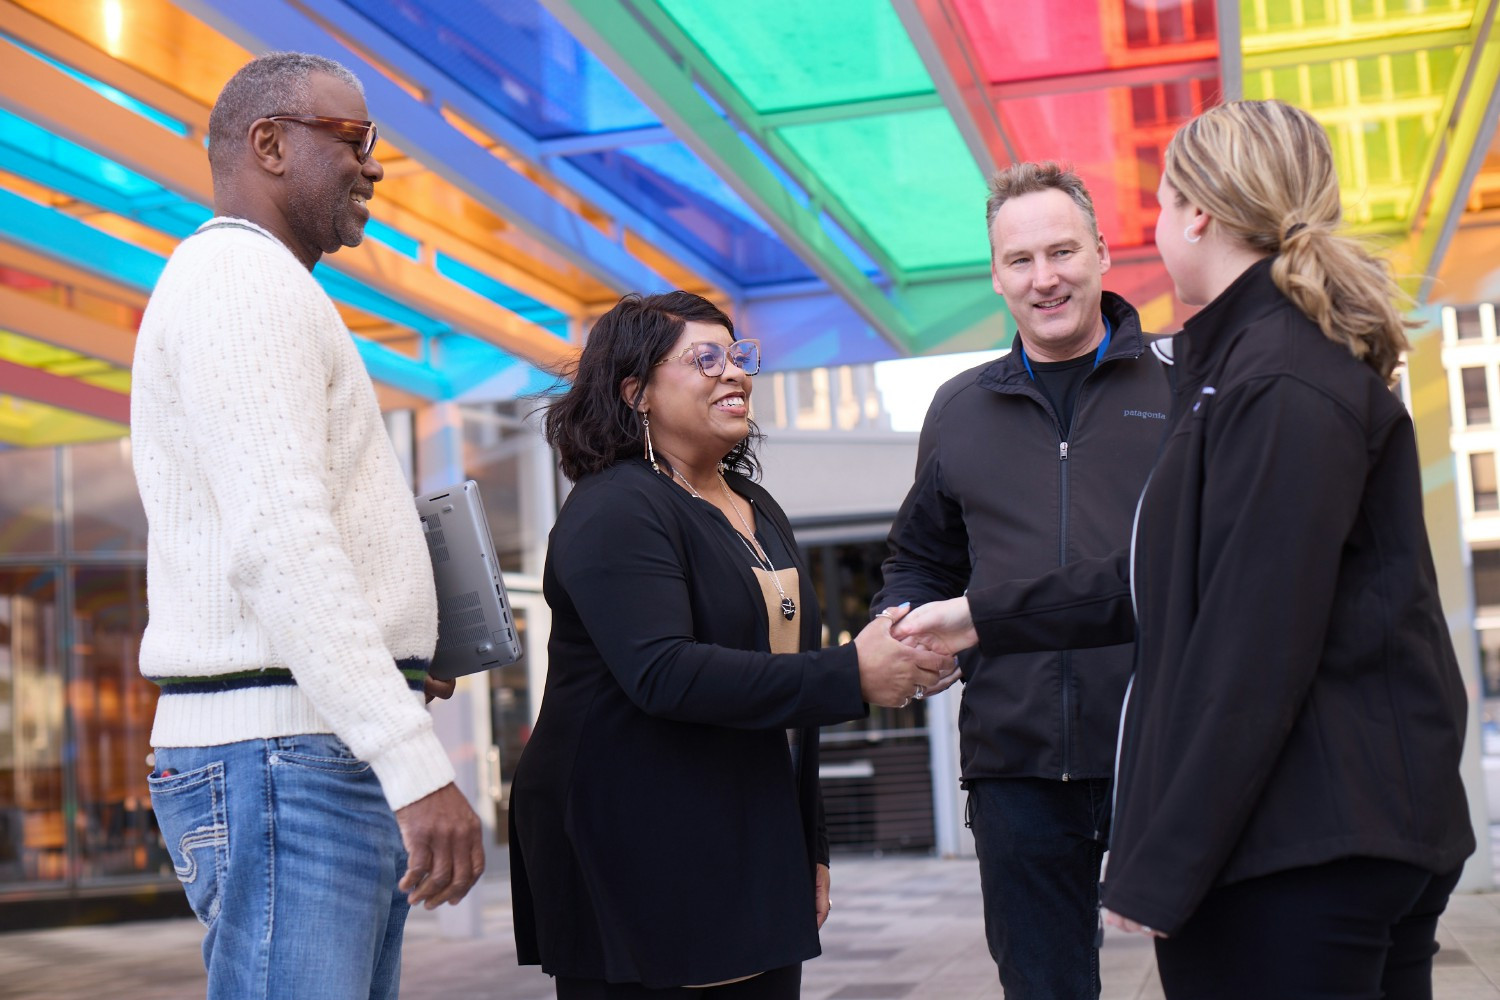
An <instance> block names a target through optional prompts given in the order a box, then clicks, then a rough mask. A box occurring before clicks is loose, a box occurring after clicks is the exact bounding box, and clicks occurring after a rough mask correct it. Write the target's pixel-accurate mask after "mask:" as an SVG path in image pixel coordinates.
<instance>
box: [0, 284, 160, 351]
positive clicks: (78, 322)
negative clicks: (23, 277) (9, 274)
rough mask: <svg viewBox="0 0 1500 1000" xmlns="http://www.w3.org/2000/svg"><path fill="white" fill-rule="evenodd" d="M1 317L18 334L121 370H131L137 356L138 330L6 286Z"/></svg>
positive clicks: (1, 298)
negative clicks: (106, 321) (115, 366)
mask: <svg viewBox="0 0 1500 1000" xmlns="http://www.w3.org/2000/svg"><path fill="white" fill-rule="evenodd" d="M0 317H4V320H3V322H4V324H5V329H7V330H10V331H12V332H14V333H19V334H23V335H24V336H27V337H31V338H33V339H35V340H41V341H45V342H46V343H49V344H54V345H56V346H57V347H63V348H66V349H67V350H70V351H76V352H78V353H79V354H83V355H87V356H88V357H91V358H98V359H99V360H100V361H108V362H109V363H110V364H112V365H118V366H119V367H121V368H129V367H130V363H131V361H132V359H133V356H134V354H135V331H134V330H129V329H126V328H125V327H122V326H115V325H114V324H113V323H105V322H102V321H100V320H97V319H94V318H93V317H91V316H87V315H85V314H83V313H81V312H78V311H77V310H74V309H67V308H65V307H63V306H59V305H54V304H52V303H51V302H48V301H46V300H45V299H41V298H37V297H36V296H34V295H26V294H24V293H22V292H18V291H15V290H14V289H11V288H6V287H4V286H0Z"/></svg>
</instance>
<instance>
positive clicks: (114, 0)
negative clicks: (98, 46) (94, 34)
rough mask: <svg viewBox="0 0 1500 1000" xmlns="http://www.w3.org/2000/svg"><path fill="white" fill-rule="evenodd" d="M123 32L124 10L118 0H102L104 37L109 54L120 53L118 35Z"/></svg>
mask: <svg viewBox="0 0 1500 1000" xmlns="http://www.w3.org/2000/svg"><path fill="white" fill-rule="evenodd" d="M124 33H125V11H124V9H123V8H122V7H121V6H120V0H104V38H105V44H106V45H108V46H109V54H110V55H112V56H117V55H119V54H120V37H121V36H122V35H123V34H124Z"/></svg>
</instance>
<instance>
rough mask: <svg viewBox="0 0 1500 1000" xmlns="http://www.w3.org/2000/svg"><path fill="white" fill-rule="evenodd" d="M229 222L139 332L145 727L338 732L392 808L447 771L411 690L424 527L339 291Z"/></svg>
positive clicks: (208, 234)
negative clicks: (148, 691)
mask: <svg viewBox="0 0 1500 1000" xmlns="http://www.w3.org/2000/svg"><path fill="white" fill-rule="evenodd" d="M228 221H231V220H225V219H215V220H212V221H211V222H210V223H208V224H207V225H210V226H212V225H214V223H219V224H220V225H219V226H218V227H216V228H212V229H209V230H208V231H205V232H201V233H200V234H198V235H195V236H193V237H191V238H189V239H187V240H185V241H184V242H183V243H182V244H181V245H180V246H179V247H178V248H177V250H176V252H175V253H173V254H172V259H171V260H170V261H169V262H168V263H167V267H166V269H165V271H164V272H163V273H162V276H161V280H160V281H159V282H158V283H157V286H156V289H155V291H154V292H153V293H152V295H151V301H150V303H149V304H148V305H147V307H146V312H145V316H144V318H143V319H142V321H141V328H140V334H139V337H138V339H137V341H136V350H135V365H134V369H133V384H132V390H131V404H130V406H131V412H130V426H131V436H132V447H133V454H134V463H135V474H136V480H137V484H138V485H139V488H140V492H141V498H142V500H143V501H144V503H145V508H146V515H147V518H148V520H149V527H150V531H149V535H148V541H147V564H146V568H147V599H148V602H149V607H150V621H149V623H148V625H147V627H146V633H145V637H144V639H143V641H142V646H141V654H140V663H141V672H142V673H143V674H145V675H146V676H147V677H148V678H150V679H151V680H153V681H155V682H156V683H157V684H159V685H160V686H161V688H162V697H161V699H160V701H159V703H158V706H157V711H156V721H155V726H154V728H153V730H152V734H151V740H152V743H153V744H154V745H156V746H214V745H219V744H224V743H232V742H237V741H240V740H246V739H268V738H272V737H277V736H292V735H299V734H304V733H329V732H331V733H334V734H336V735H337V736H339V737H340V738H341V739H343V740H344V742H345V743H347V744H348V746H349V748H350V749H351V750H352V751H353V752H354V754H355V755H356V756H358V757H360V758H361V759H363V760H366V761H368V762H369V763H370V765H371V766H372V767H373V768H374V770H375V773H376V775H377V776H378V777H379V779H380V783H381V787H382V788H383V789H384V791H385V796H386V799H387V801H388V802H389V803H390V805H391V807H392V808H393V809H399V808H400V807H402V806H404V805H406V804H408V803H410V802H414V801H416V800H417V799H419V798H421V797H423V796H425V795H427V794H429V793H431V792H433V791H436V790H437V789H438V788H441V787H442V786H443V785H446V784H448V783H449V782H451V781H452V780H453V767H452V765H451V764H450V763H449V760H448V756H447V754H446V753H445V751H444V750H443V748H442V746H441V745H440V744H439V742H438V740H437V737H436V735H435V734H434V732H433V728H432V719H431V717H430V716H429V715H428V713H427V710H426V708H425V707H424V705H423V702H422V696H421V694H420V693H414V692H413V690H412V688H413V687H414V686H416V687H420V683H421V678H422V677H423V676H424V675H425V661H427V660H429V659H430V658H431V656H432V651H433V647H434V645H435V643H436V639H437V602H436V597H435V595H434V592H433V584H432V569H431V563H430V561H429V557H428V554H427V547H426V543H425V541H424V539H423V537H422V528H421V522H420V520H419V519H418V517H417V514H416V510H415V507H414V506H413V502H412V495H411V493H410V491H409V490H408V488H407V485H406V482H405V480H404V478H403V476H402V474H401V470H400V467H399V466H398V464H397V461H396V456H395V452H394V450H393V449H392V447H391V443H390V439H389V438H388V436H387V434H386V431H385V426H384V424H383V422H382V421H381V418H380V410H379V407H378V406H377V404H376V401H375V392H374V388H373V386H372V385H371V384H370V378H369V376H368V375H367V374H366V372H365V368H364V365H363V363H362V362H361V361H360V357H359V353H358V351H357V350H356V349H355V346H354V343H353V340H352V339H351V338H350V336H349V333H348V331H347V330H346V329H345V327H344V323H343V321H342V320H341V319H340V317H339V314H338V311H337V310H336V309H335V308H334V305H333V302H332V301H331V300H330V299H329V298H328V296H327V295H326V294H325V293H324V292H323V290H322V288H321V287H320V286H319V285H318V283H317V282H316V281H314V280H313V278H312V275H311V274H309V273H308V271H307V269H306V268H304V267H302V265H301V264H300V263H299V262H298V260H297V259H296V258H295V257H294V256H293V255H292V253H291V252H290V251H289V250H288V249H287V248H286V247H285V246H284V245H282V244H281V243H280V241H278V240H277V239H275V238H274V237H272V236H271V234H270V233H268V232H265V231H264V230H261V229H259V228H258V227H252V226H251V224H250V223H246V222H243V221H241V220H232V222H233V225H234V226H235V227H239V228H231V227H229V226H225V225H223V224H224V223H225V222H228ZM244 227H251V228H248V229H247V228H244ZM398 661H399V662H398ZM403 666H404V667H406V668H407V669H406V671H405V673H404V674H403V671H402V669H401V668H402V667H403Z"/></svg>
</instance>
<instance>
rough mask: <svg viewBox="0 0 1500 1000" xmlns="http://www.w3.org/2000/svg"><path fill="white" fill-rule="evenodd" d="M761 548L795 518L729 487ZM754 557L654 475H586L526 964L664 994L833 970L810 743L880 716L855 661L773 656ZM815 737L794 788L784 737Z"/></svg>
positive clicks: (542, 772) (521, 832)
mask: <svg viewBox="0 0 1500 1000" xmlns="http://www.w3.org/2000/svg"><path fill="white" fill-rule="evenodd" d="M726 479H727V481H728V483H729V486H730V488H731V489H733V490H734V491H735V492H737V493H739V494H740V495H741V496H743V497H746V498H747V499H749V500H750V502H751V503H752V504H754V506H755V513H756V528H757V530H758V531H760V532H761V533H762V534H769V533H776V534H779V536H780V540H781V542H782V545H783V547H784V548H785V549H786V550H787V551H788V552H792V553H795V552H796V551H797V546H796V541H795V539H794V538H793V537H792V529H791V526H790V525H789V524H788V523H787V519H786V515H785V514H784V513H782V510H781V508H780V507H779V506H777V504H776V502H775V501H774V500H772V499H771V497H770V495H769V494H768V493H766V491H765V490H764V489H762V488H761V487H760V486H759V485H757V484H755V483H753V482H751V481H749V480H748V479H745V478H743V477H741V476H737V475H734V474H732V473H731V474H729V475H727V476H726ZM750 565H751V563H750V556H749V553H748V552H747V550H746V549H745V547H744V545H743V544H742V543H741V542H740V540H739V538H738V537H737V536H736V534H735V532H734V529H732V528H731V527H730V526H729V522H728V521H727V520H725V518H724V515H723V514H721V513H719V511H718V510H717V509H715V508H714V507H713V506H711V505H710V504H708V503H707V502H706V501H703V500H698V499H695V498H693V497H691V496H689V495H688V494H687V492H685V491H684V490H681V489H679V488H678V487H677V486H675V485H673V483H672V482H671V481H670V480H669V479H668V478H667V477H666V476H664V475H660V474H658V473H656V472H653V471H652V469H651V467H650V466H649V465H647V464H646V463H644V462H642V461H641V460H639V459H632V460H628V461H622V462H620V463H618V464H617V465H614V466H612V467H611V468H609V469H606V470H604V471H603V472H599V473H596V474H594V475H590V476H585V477H584V478H583V479H582V480H580V481H579V482H578V484H577V486H575V487H574V489H573V491H572V493H571V494H569V496H568V499H567V502H566V503H564V504H563V507H562V510H561V511H560V512H559V513H558V516H557V523H556V525H554V527H553V529H552V534H551V536H550V537H549V540H548V548H547V563H546V568H545V569H544V571H543V574H542V589H543V593H544V595H545V596H546V598H547V604H548V606H549V607H550V608H551V609H552V634H551V638H550V639H549V641H548V643H547V655H548V670H547V685H546V691H545V694H544V697H543V699H542V708H541V712H540V714H539V716H538V718H537V723H536V727H535V730H534V731H533V732H532V735H531V739H530V741H529V742H528V743H527V745H526V749H525V750H524V751H523V752H522V754H521V759H520V762H519V763H518V764H517V768H516V776H515V781H514V783H513V785H512V789H511V808H510V820H511V855H510V859H511V894H512V906H513V908H514V912H515V934H516V951H517V954H518V957H519V959H520V962H521V964H523V965H529V964H537V963H540V964H541V966H542V968H543V970H544V971H546V972H547V973H549V974H551V975H563V976H572V977H577V978H584V979H606V980H610V981H614V982H641V983H645V984H646V985H647V986H651V987H666V986H684V985H701V984H703V983H713V982H720V981H723V980H726V979H733V978H736V977H738V976H746V975H750V974H752V973H757V972H765V971H767V970H769V969H776V968H781V967H783V966H787V965H792V964H794V963H797V962H801V961H805V960H806V959H809V958H812V957H814V956H815V955H817V954H818V950H819V949H818V929H817V915H816V912H815V908H814V898H813V875H814V873H813V865H814V864H815V863H817V862H824V863H826V862H827V860H828V845H827V841H826V839H825V838H824V837H823V836H822V830H821V815H820V802H819V798H818V736H817V730H816V729H814V728H812V727H815V726H819V725H825V724H831V723H835V722H844V721H847V720H850V719H855V718H859V717H861V716H862V715H864V714H865V706H864V703H863V701H862V700H861V697H860V687H859V663H858V659H857V657H856V654H855V649H854V646H853V644H852V643H850V644H846V645H843V646H840V647H838V648H836V649H827V650H819V648H818V647H819V645H820V642H821V639H820V624H819V616H818V600H817V594H816V592H815V591H814V590H813V587H812V580H811V578H810V575H809V574H808V572H807V569H806V567H803V566H799V567H798V569H799V580H800V584H801V587H800V590H799V593H798V595H797V608H798V610H797V615H798V618H799V619H800V624H801V629H800V636H801V644H802V648H803V649H805V650H808V652H804V653H797V654H789V655H773V654H772V653H770V652H769V649H770V640H769V637H768V636H769V632H768V625H767V620H766V605H765V600H764V598H763V596H762V594H761V590H760V587H759V585H758V584H757V583H756V582H755V578H754V576H753V575H752V574H751V571H750ZM788 728H801V729H802V731H801V733H800V737H801V738H800V754H799V766H798V768H797V770H796V772H795V773H794V772H793V769H792V765H791V758H790V756H789V754H788V751H787V739H786V730H787V729H788Z"/></svg>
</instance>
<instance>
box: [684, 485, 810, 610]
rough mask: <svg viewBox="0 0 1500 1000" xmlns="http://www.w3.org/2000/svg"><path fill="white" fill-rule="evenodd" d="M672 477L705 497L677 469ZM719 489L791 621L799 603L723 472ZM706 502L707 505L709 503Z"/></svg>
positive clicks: (700, 496) (744, 540) (742, 539)
mask: <svg viewBox="0 0 1500 1000" xmlns="http://www.w3.org/2000/svg"><path fill="white" fill-rule="evenodd" d="M672 475H674V476H676V477H677V479H678V480H679V481H680V482H681V483H682V485H684V486H686V487H687V491H688V492H689V493H691V494H692V495H693V496H694V497H696V498H698V499H699V500H702V499H703V495H702V494H701V493H699V492H698V491H697V490H695V489H693V484H692V483H690V482H688V481H687V477H686V476H684V475H683V474H682V473H680V472H678V471H677V470H676V469H675V468H674V469H673V470H672ZM719 489H721V490H723V491H724V502H725V503H727V504H729V509H730V510H732V511H734V516H735V517H736V518H738V519H739V522H740V525H741V526H742V527H743V528H744V529H745V530H744V532H743V533H741V532H738V531H736V532H735V534H736V535H738V536H739V539H740V543H741V544H742V545H744V546H745V548H746V549H748V550H749V551H750V554H751V555H752V556H754V557H755V561H756V563H758V564H759V565H760V568H761V569H763V570H765V571H766V573H767V574H769V575H770V577H771V583H772V584H773V585H774V586H775V587H776V593H777V594H778V595H780V597H781V617H783V618H785V619H786V620H787V621H791V620H792V619H793V618H794V617H795V616H796V614H797V602H796V601H794V600H792V599H791V598H790V597H788V596H787V593H786V591H785V590H783V589H782V587H781V577H779V576H777V575H776V570H775V568H774V567H773V566H772V565H771V560H770V559H769V558H768V557H767V556H766V553H765V550H764V549H762V548H761V547H760V542H759V541H757V540H756V539H755V532H753V531H751V530H750V524H749V522H747V521H746V520H745V515H744V514H741V513H740V509H739V508H738V507H736V506H735V504H734V496H733V495H732V494H731V493H730V492H729V484H728V483H726V482H725V481H724V474H723V473H722V472H721V473H719ZM704 502H705V503H706V502H707V501H704Z"/></svg>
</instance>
